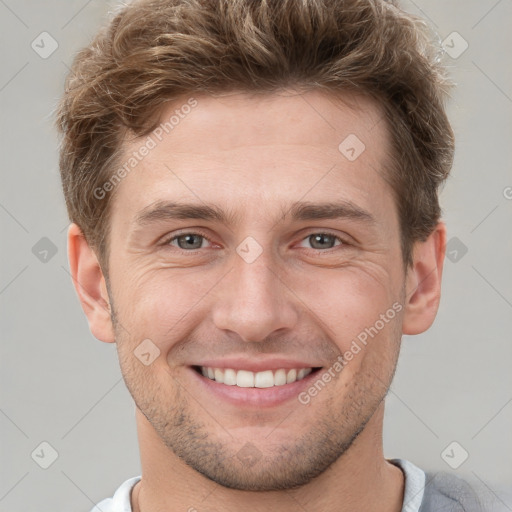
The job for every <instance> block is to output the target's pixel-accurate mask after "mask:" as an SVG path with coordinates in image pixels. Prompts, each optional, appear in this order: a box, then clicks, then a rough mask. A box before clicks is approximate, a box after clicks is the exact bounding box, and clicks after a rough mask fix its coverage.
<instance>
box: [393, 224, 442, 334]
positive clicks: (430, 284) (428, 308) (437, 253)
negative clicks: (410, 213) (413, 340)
mask: <svg viewBox="0 0 512 512" xmlns="http://www.w3.org/2000/svg"><path fill="white" fill-rule="evenodd" d="M445 250H446V225H445V224H444V223H443V222H439V223H438V224H437V226H436V228H435V229H434V231H433V232H432V233H431V234H430V236H429V237H428V238H427V240H425V241H424V242H417V243H416V244H415V246H414V248H413V264H412V266H411V267H409V269H408V271H407V277H406V295H405V308H404V310H405V312H404V316H403V324H402V331H403V334H420V333H422V332H424V331H426V330H427V329H428V328H429V327H430V326H431V325H432V324H433V322H434V320H435V317H436V314H437V310H438V308H439V302H440V300H441V280H442V275H443V263H444V255H445Z"/></svg>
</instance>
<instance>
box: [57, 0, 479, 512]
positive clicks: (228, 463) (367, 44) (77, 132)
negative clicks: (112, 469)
mask: <svg viewBox="0 0 512 512" xmlns="http://www.w3.org/2000/svg"><path fill="white" fill-rule="evenodd" d="M447 87H448V82H447V80H446V79H445V77H444V74H443V69H442V68H441V67H440V65H439V59H438V55H437V53H436V50H435V48H434V47H431V46H429V43H428V35H427V32H426V30H425V27H424V26H423V25H422V24H421V23H420V22H419V21H418V20H415V19H413V18H412V17H410V16H409V15H406V14H405V13H403V12H401V11H400V10H399V9H398V7H397V6H395V5H394V4H393V3H392V2H383V1H377V0H373V1H369V0H365V1H360V0H346V1H339V0H337V1H335V0H314V1H313V0H311V1H305V0H288V1H286V0H268V1H263V0H261V1H255V0H147V1H135V2H133V3H131V4H129V5H127V6H126V7H124V8H123V9H122V10H120V11H119V12H118V13H117V14H116V16H115V17H114V18H113V20H112V21H111V22H110V24H109V26H108V27H106V28H105V29H104V30H102V31H101V32H100V33H99V34H98V36H97V37H96V39H95V40H94V41H93V43H92V44H91V45H90V46H89V47H88V48H86V49H84V50H82V51H81V52H80V53H79V54H78V55H77V57H76V59H75V62H74V64H73V68H72V70H71V73H70V75H69V77H68V82H67V87H66V92H65V95H64V97H63V99H62V102H61V104H60V108H59V112H58V124H59V127H60V129H61V131H62V133H63V136H64V138H63V144H62V149H61V162H60V165H61V174H62V180H63V188H64V194H65V198H66V203H67V207H68V211H69V215H70V219H71V221H72V224H71V227H70V228H69V233H68V243H69V262H70V268H71V273H72V276H73V282H74V285H75V287H76V290H77V293H78V296H79V299H80V301H81V304H82V307H83V309H84V311H85V314H86V315H87V317H88V320H89V325H90V329H91V332H92V333H93V335H94V336H95V337H96V338H98V339H99V340H102V341H104V342H107V343H113V342H115V343H116V346H117V350H118V354H119V362H120V366H121V371H122V374H123V377H124V380H125V383H126V385H127V387H128V389H129V391H130V393H131V395H132V396H133V399H134V401H135V404H136V406H137V409H136V419H137V428H138V434H139V445H140V455H141V464H142V475H141V476H139V477H135V478H131V479H129V480H127V481H125V482H124V483H123V484H122V485H121V487H120V488H119V489H118V490H117V492H116V493H115V495H114V497H113V498H112V499H107V500H104V501H102V502H101V503H99V504H98V505H97V507H95V510H102V511H103V512H106V511H116V512H117V511H121V510H123V511H126V510H133V511H134V512H152V511H164V510H169V511H171V510H173V511H174V510H184V511H185V510H189V511H193V510H198V511H202V510H219V511H231V510H240V509H246V510H252V511H264V510H265V511H266V510H269V509H271V510H275V511H280V512H281V511H282V512H284V511H292V510H307V511H325V512H330V511H359V510H369V511H370V510H371V511H373V510H378V511H381V512H399V511H407V512H412V511H420V512H427V511H434V510H446V511H448V510H468V511H469V510H471V511H474V510H475V511H476V510H484V508H483V507H484V506H486V504H485V503H484V499H483V497H482V496H479V495H478V493H477V492H476V491H475V490H473V489H472V488H471V487H470V486H469V485H468V484H467V483H466V482H464V481H463V480H461V479H459V478H457V477H455V476H451V475H448V474H442V473H440V474H437V475H433V474H429V473H428V472H427V473H425V472H424V471H423V470H422V469H420V468H418V467H417V466H415V465H414V464H412V463H411V462H409V461H407V460H404V459H391V460H387V459H385V458H384V456H383V448H382V428H383V413H384V397H385V395H386V393H387V390H388V389H389V386H390V384H391V381H392V378H393V375H394V371H395V367H396V363H397V358H398V355H399V349H400V341H401V336H402V334H408V335H412V334H418V333H421V332H424V331H425V330H427V329H428V328H429V327H430V325H431V324H432V323H433V321H434V319H435V316H436V313H437V309H438V305H439V300H440V289H441V278H442V269H443V259H444V252H445V244H446V227H445V225H444V223H443V222H442V221H441V220H440V207H439V202H438V196H437V191H438V188H439V186H440V184H441V183H442V182H443V181H444V180H445V179H446V177H447V176H448V173H449V171H450V168H451V163H452V157H453V147H454V143H453V134H452V131H451V128H450V125H449V122H448V120H447V118H446V114H445V111H444V106H443V105H444V100H445V95H446V89H447Z"/></svg>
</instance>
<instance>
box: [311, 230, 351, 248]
mask: <svg viewBox="0 0 512 512" xmlns="http://www.w3.org/2000/svg"><path fill="white" fill-rule="evenodd" d="M306 240H307V241H309V243H310V244H311V246H312V248H313V249H319V250H321V249H332V248H333V247H335V246H337V245H346V244H345V241H344V240H342V239H341V238H340V237H339V236H337V235H334V234H332V233H314V234H312V235H309V236H307V237H306V238H304V239H303V240H302V242H304V241H306ZM337 240H338V241H339V242H340V243H338V244H336V243H335V242H336V241H337Z"/></svg>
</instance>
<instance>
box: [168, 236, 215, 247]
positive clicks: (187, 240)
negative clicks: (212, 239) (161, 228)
mask: <svg viewBox="0 0 512 512" xmlns="http://www.w3.org/2000/svg"><path fill="white" fill-rule="evenodd" d="M204 241H208V239H207V238H206V237H205V236H204V235H201V234H200V233H181V234H179V235H175V236H173V237H171V238H168V239H167V240H166V241H164V242H163V245H173V246H175V247H176V246H177V247H178V249H183V250H197V249H202V248H203V242H204ZM173 242H176V244H174V243H173Z"/></svg>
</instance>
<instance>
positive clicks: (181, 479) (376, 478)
mask: <svg viewBox="0 0 512 512" xmlns="http://www.w3.org/2000/svg"><path fill="white" fill-rule="evenodd" d="M136 414H137V428H138V435H139V446H140V453H141V466H142V480H141V481H140V482H138V483H137V485H136V486H135V488H134V489H133V492H132V496H131V501H132V509H133V512H149V511H151V510H190V511H193V510H196V509H197V510H202V509H204V508H205V507H206V508H208V509H215V510H223V511H226V512H235V511H237V512H238V511H239V510H240V508H241V507H242V508H248V509H249V510H252V511H254V512H268V510H269V509H271V510H273V511H276V512H292V511H296V510H297V507H299V508H302V509H305V510H322V511H324V512H345V511H347V512H348V511H352V510H379V512H400V511H401V510H402V503H403V493H404V475H403V473H402V471H401V470H400V469H399V468H398V467H396V466H394V465H393V464H391V463H389V462H387V461H386V459H385V458H384V455H383V450H382V422H383V415H384V403H381V405H380V406H379V408H378V409H377V411H376V413H375V414H374V415H373V417H372V418H371V420H370V421H369V422H368V423H367V425H366V427H365V429H364V430H363V431H362V432H361V433H360V434H359V436H358V437H357V439H356V440H355V441H354V442H353V444H352V446H351V447H350V448H349V449H348V450H347V451H346V452H345V453H344V454H343V456H342V457H340V458H339V459H338V460H337V461H336V462H335V463H334V464H332V465H331V466H330V467H329V469H327V471H325V472H324V473H323V474H321V475H320V476H318V477H316V478H315V479H313V480H312V481H311V482H309V483H308V484H306V485H304V486H302V487H300V488H298V489H291V490H284V491H271V492H254V491H239V490H236V489H228V488H225V487H222V486H220V485H218V484H216V483H215V482H212V481H211V480H209V479H208V478H206V477H204V476H203V475H201V474H200V473H198V472H197V471H195V470H193V469H192V468H191V467H189V466H188V465H186V464H185V463H184V462H183V461H182V460H181V459H179V458H178V457H176V456H175V455H174V454H173V453H172V452H171V451H170V450H169V449H168V448H167V447H166V446H165V445H164V444H163V443H162V441H161V439H160V438H159V437H158V435H157V433H156V432H155V430H154V429H153V427H152V426H151V424H150V423H149V422H148V421H147V420H146V418H145V417H144V416H143V415H142V414H141V413H140V411H139V410H138V409H137V413H136Z"/></svg>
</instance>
